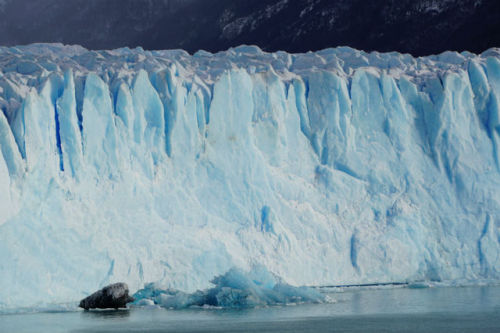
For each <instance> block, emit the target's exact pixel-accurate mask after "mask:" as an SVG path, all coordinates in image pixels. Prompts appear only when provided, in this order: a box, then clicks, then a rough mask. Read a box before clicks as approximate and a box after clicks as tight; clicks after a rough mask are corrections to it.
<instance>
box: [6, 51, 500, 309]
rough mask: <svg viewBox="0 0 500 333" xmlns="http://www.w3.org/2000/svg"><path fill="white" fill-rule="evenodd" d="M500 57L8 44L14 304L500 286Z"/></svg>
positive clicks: (9, 267)
mask: <svg viewBox="0 0 500 333" xmlns="http://www.w3.org/2000/svg"><path fill="white" fill-rule="evenodd" d="M499 59H500V51H498V50H497V49H491V50H489V51H487V52H485V53H483V54H482V55H474V54H471V53H462V54H458V53H452V52H446V53H443V54H441V55H437V56H431V57H425V58H412V57H411V56H409V55H402V54H397V53H390V54H380V53H376V52H375V53H369V54H368V53H364V52H361V51H357V50H353V49H350V48H336V49H328V50H323V51H319V52H316V53H307V54H296V55H292V54H287V53H284V52H277V53H264V52H262V51H260V50H259V49H258V48H256V47H240V48H235V49H230V50H228V51H226V52H221V53H217V54H210V53H207V52H199V53H197V54H195V55H193V56H190V55H189V54H187V53H185V52H183V51H176V50H174V51H155V52H147V51H143V50H141V49H135V50H129V49H119V50H113V51H99V52H97V51H88V50H85V49H83V48H80V47H77V46H62V45H48V44H41V45H31V46H26V47H17V48H0V64H1V65H0V68H1V76H0V107H1V109H2V112H0V189H1V191H0V259H1V261H0V262H1V264H0V285H2V286H5V287H3V288H1V290H0V306H1V307H3V308H11V307H19V306H30V305H36V304H41V303H57V302H68V301H76V300H79V299H81V298H83V297H85V296H87V295H88V294H89V293H90V292H92V291H94V290H96V289H98V288H100V287H103V286H105V285H107V284H109V283H112V282H116V281H125V282H127V283H128V285H129V286H130V287H131V291H132V292H134V291H136V290H138V289H141V288H143V287H144V284H145V283H149V282H156V283H161V285H163V286H165V287H168V288H175V289H177V290H182V291H184V292H186V293H190V292H193V291H195V290H196V289H206V288H207V287H209V286H210V283H209V282H210V281H211V280H212V279H213V277H214V276H220V275H221V274H224V273H226V272H228V271H229V270H230V269H231V268H232V267H238V268H239V269H243V270H249V269H250V268H251V267H254V266H256V265H261V266H263V267H266V268H267V269H268V270H269V271H270V272H272V273H273V274H276V275H277V276H280V277H281V278H283V280H284V282H286V283H288V284H291V285H324V284H328V285H332V284H351V283H352V284H359V283H373V282H401V281H416V280H478V279H498V278H500V244H499V242H500V231H499V228H500V220H499V219H498V216H499V212H500V193H499V191H500V190H499V189H500V187H499V185H500V177H499V168H500V161H499V158H500V157H499V149H500V148H499V144H500V142H499V134H500V120H499V119H500V117H499V98H500V60H499Z"/></svg>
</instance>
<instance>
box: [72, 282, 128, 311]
mask: <svg viewBox="0 0 500 333" xmlns="http://www.w3.org/2000/svg"><path fill="white" fill-rule="evenodd" d="M133 301H134V298H133V297H131V296H129V295H128V286H127V284H126V283H121V282H120V283H114V284H110V285H109V286H106V287H104V288H102V289H101V290H99V291H96V292H95V293H93V294H92V295H90V296H88V297H87V298H84V299H82V300H81V301H80V305H79V306H80V307H81V308H84V309H85V310H88V309H119V308H126V307H127V303H130V302H133Z"/></svg>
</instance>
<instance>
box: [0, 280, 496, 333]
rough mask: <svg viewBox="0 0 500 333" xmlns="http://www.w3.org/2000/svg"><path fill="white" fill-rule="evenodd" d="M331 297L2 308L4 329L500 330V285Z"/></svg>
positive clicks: (361, 291)
mask: <svg viewBox="0 0 500 333" xmlns="http://www.w3.org/2000/svg"><path fill="white" fill-rule="evenodd" d="M331 297H333V298H334V299H335V300H336V302H335V303H332V304H309V305H297V306H285V307H270V308H260V309H250V310H221V309H189V310H177V311H173V310H165V309H153V308H148V309H145V308H132V309H130V310H119V311H114V310H113V311H88V312H86V311H73V312H58V313H53V312H52V313H33V314H9V315H0V332H2V333H10V332H12V333H23V332H51V333H52V332H55V333H57V332H259V333H265V332H315V333H316V332H363V333H364V332H425V333H432V332H440V333H441V332H474V333H483V332H500V287H499V286H494V287H491V286H490V287H462V288H426V289H410V288H379V289H377V288H358V289H353V288H345V289H343V291H337V292H335V293H332V294H331Z"/></svg>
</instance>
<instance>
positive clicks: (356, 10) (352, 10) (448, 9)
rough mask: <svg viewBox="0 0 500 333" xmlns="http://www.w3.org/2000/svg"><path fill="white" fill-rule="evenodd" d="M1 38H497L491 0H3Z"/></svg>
mask: <svg viewBox="0 0 500 333" xmlns="http://www.w3.org/2000/svg"><path fill="white" fill-rule="evenodd" d="M2 8H3V14H1V16H0V18H1V20H0V44H3V45H16V44H26V43H32V42H62V43H66V44H80V45H83V46H85V47H88V48H92V49H112V48H117V47H121V46H129V47H135V46H142V47H144V48H146V49H173V48H182V49H185V50H187V51H189V52H196V51H197V50H199V49H205V50H208V51H212V52H215V51H220V50H225V49H227V48H229V47H231V46H237V45H241V44H256V45H259V46H260V47H261V48H262V49H264V50H267V51H277V50H285V51H288V52H306V51H309V50H319V49H323V48H327V47H335V46H339V45H346V46H351V47H355V48H358V49H363V50H366V51H371V50H378V51H399V52H403V53H404V52H409V53H411V54H413V55H415V56H420V55H428V54H436V53H440V52H443V51H446V50H456V51H463V50H468V51H471V52H476V53H478V52H482V51H484V50H486V49H487V48H489V47H494V46H498V45H500V24H499V23H498V22H500V2H498V1H496V0H440V1H438V0H397V1H396V0H381V1H364V0H333V1H332V0H301V1H291V0H258V1H256V0H253V1H247V0H236V1H235V0H210V1H205V0H161V1H152V0H107V1H99V0H71V1H61V0H39V1H29V0H16V1H12V0H5V3H4V4H3V6H2V7H0V10H2Z"/></svg>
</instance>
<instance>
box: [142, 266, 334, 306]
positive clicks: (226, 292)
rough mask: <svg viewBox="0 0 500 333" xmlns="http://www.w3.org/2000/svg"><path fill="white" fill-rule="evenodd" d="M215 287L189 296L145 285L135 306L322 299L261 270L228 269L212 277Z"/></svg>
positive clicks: (264, 303) (267, 303) (259, 303)
mask: <svg viewBox="0 0 500 333" xmlns="http://www.w3.org/2000/svg"><path fill="white" fill-rule="evenodd" d="M211 283H213V284H214V285H215V286H214V287H213V288H210V289H206V290H198V291H196V292H194V293H192V294H189V293H185V292H182V291H179V290H175V289H161V288H160V287H158V286H157V285H156V284H154V283H149V284H147V285H146V286H145V288H144V289H141V290H139V291H138V292H137V293H135V294H134V296H133V297H134V298H135V299H136V301H135V302H134V304H135V305H144V306H151V305H158V306H161V307H164V308H168V309H185V308H189V307H206V306H211V307H221V308H254V307H260V306H273V305H287V304H298V303H324V302H326V301H327V299H326V297H325V296H324V295H322V294H321V293H320V292H319V291H317V290H315V289H312V288H309V287H294V286H291V285H289V284H287V283H284V282H282V281H281V279H280V278H279V277H277V276H276V275H274V274H272V273H270V272H269V271H268V270H267V269H265V268H264V267H257V268H254V269H252V270H251V271H250V272H245V271H243V270H241V269H238V268H232V269H231V270H229V271H228V272H227V273H225V274H224V275H220V276H217V277H215V278H214V279H213V280H212V281H211Z"/></svg>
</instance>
